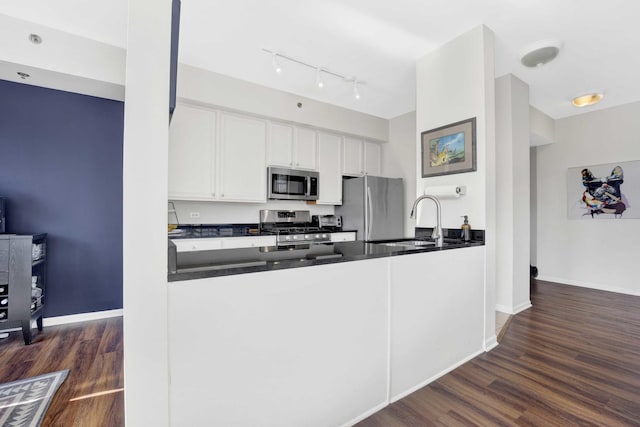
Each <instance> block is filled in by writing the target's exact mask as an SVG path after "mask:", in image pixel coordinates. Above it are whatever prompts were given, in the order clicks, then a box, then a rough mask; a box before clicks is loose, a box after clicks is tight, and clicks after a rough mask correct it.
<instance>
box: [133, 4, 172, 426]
mask: <svg viewBox="0 0 640 427" xmlns="http://www.w3.org/2000/svg"><path fill="white" fill-rule="evenodd" d="M128 17H129V29H128V37H127V40H128V41H127V71H126V85H127V92H126V99H125V109H124V153H123V158H124V159H123V235H124V238H123V288H124V309H123V312H124V374H125V375H124V383H125V420H126V424H127V425H128V426H157V427H163V426H167V425H168V424H169V372H168V371H169V361H168V353H167V352H168V324H167V234H166V216H165V212H164V209H165V206H166V203H167V177H168V167H167V165H168V152H169V48H168V47H169V45H170V38H171V0H161V1H158V0H130V1H129V9H128Z"/></svg>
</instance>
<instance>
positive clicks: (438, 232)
mask: <svg viewBox="0 0 640 427" xmlns="http://www.w3.org/2000/svg"><path fill="white" fill-rule="evenodd" d="M424 199H430V200H433V203H435V204H436V219H437V224H436V227H435V228H434V229H433V233H431V238H432V239H433V240H435V241H436V246H437V247H439V248H441V247H442V244H443V243H444V236H443V235H442V221H441V220H440V210H441V207H440V201H439V200H438V199H437V198H436V197H435V196H429V195H428V194H425V195H424V196H420V197H418V198H417V199H416V201H415V202H413V208H412V209H411V214H410V215H409V218H413V214H414V213H415V211H416V208H417V207H418V203H420V202H421V201H423V200H424Z"/></svg>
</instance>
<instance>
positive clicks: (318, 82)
mask: <svg viewBox="0 0 640 427" xmlns="http://www.w3.org/2000/svg"><path fill="white" fill-rule="evenodd" d="M320 71H322V70H321V69H320V68H316V86H318V87H319V88H320V89H322V88H323V87H324V82H323V81H322V76H321V75H320Z"/></svg>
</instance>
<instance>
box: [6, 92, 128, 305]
mask: <svg viewBox="0 0 640 427" xmlns="http://www.w3.org/2000/svg"><path fill="white" fill-rule="evenodd" d="M123 126H124V104H123V103H122V102H118V101H111V100H107V99H102V98H94V97H91V96H85V95H78V94H75V93H70V92H64V91H58V90H52V89H45V88H41V87H37V86H30V85H26V84H19V83H13V82H8V81H4V80H0V196H1V197H6V198H7V217H6V221H7V232H11V233H18V234H34V233H48V239H49V240H48V254H47V255H48V265H47V268H48V270H47V299H46V306H45V313H44V314H45V317H52V316H61V315H68V314H76V313H86V312H92V311H101V310H110V309H118V308H122V138H123V137H122V135H123Z"/></svg>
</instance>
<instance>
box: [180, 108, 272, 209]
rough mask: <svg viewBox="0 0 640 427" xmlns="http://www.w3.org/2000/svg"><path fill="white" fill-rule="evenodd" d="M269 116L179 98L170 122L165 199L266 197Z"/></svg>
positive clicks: (243, 199) (257, 199) (255, 199)
mask: <svg viewBox="0 0 640 427" xmlns="http://www.w3.org/2000/svg"><path fill="white" fill-rule="evenodd" d="M266 140H267V122H266V121H264V120H260V119H256V118H253V117H247V116H241V115H237V114H230V113H225V112H220V111H215V110H211V109H207V108H204V107H196V106H192V105H186V104H178V106H177V108H176V110H175V113H174V116H173V120H172V121H171V126H170V127H169V199H171V200H205V201H229V202H258V203H260V202H265V201H266V192H267V190H266V188H267V171H266V168H265V166H264V165H265V161H266Z"/></svg>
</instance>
